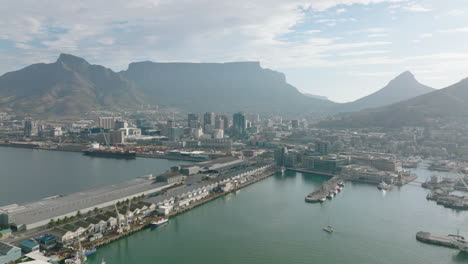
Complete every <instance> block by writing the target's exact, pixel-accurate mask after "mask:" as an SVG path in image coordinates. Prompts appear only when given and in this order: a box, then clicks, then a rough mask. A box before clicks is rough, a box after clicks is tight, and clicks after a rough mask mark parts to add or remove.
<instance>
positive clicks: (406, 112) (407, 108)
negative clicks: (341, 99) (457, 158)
mask: <svg viewBox="0 0 468 264" xmlns="http://www.w3.org/2000/svg"><path fill="white" fill-rule="evenodd" d="M467 101H468V79H464V80H462V81H460V82H458V83H456V84H454V85H451V86H449V87H447V88H444V89H440V90H436V91H434V92H431V93H428V94H424V95H420V96H417V97H415V98H412V99H409V100H407V101H403V102H400V103H396V104H393V105H389V106H385V107H380V108H375V109H369V110H364V111H361V112H356V113H350V114H346V115H343V116H342V117H341V119H339V120H334V121H331V122H323V123H322V125H323V126H340V127H371V126H381V127H401V126H425V125H431V124H435V123H444V122H447V121H453V120H465V119H466V118H467V117H468V105H467V104H466V102H467Z"/></svg>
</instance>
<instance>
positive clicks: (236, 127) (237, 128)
mask: <svg viewBox="0 0 468 264" xmlns="http://www.w3.org/2000/svg"><path fill="white" fill-rule="evenodd" d="M232 122H233V125H232V126H233V133H234V135H235V136H237V137H242V136H244V135H245V133H246V129H247V120H246V118H245V115H244V114H243V113H241V112H239V113H236V114H234V115H233V117H232Z"/></svg>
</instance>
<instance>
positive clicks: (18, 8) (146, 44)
mask: <svg viewBox="0 0 468 264" xmlns="http://www.w3.org/2000/svg"><path fill="white" fill-rule="evenodd" d="M61 52H64V53H71V54H74V55H77V56H82V57H84V58H85V59H87V60H88V61H89V62H91V63H95V64H102V65H104V66H107V67H110V68H112V69H113V70H116V71H118V70H123V69H126V68H127V65H128V63H129V62H133V61H141V60H152V61H160V62H166V61H192V62H226V61H239V60H255V61H260V62H261V64H262V66H263V67H267V68H272V69H275V70H279V71H281V72H284V73H285V74H286V77H287V80H288V82H289V83H291V84H293V85H295V86H296V87H297V88H298V89H299V90H301V91H304V92H310V93H314V94H319V95H324V96H327V97H329V98H330V99H332V100H335V101H339V102H345V101H352V100H355V99H357V98H359V97H362V96H364V95H367V94H369V93H371V92H374V91H376V90H378V89H379V88H381V87H383V86H384V85H385V84H386V83H387V82H388V81H389V80H390V79H392V78H393V77H395V76H396V75H398V74H399V73H401V72H403V71H405V70H410V71H412V72H413V73H414V74H415V75H416V78H417V79H418V80H420V81H421V82H422V83H424V84H427V85H430V86H432V87H434V88H442V87H445V86H448V85H450V84H452V83H454V82H457V81H459V80H460V79H463V78H465V77H468V1H467V0H445V1H441V0H424V1H422V0H419V1H417V0H416V1H411V0H309V1H302V0H259V1H247V0H236V1H232V0H229V1H227V0H226V1H223V0H195V1H190V0H179V1H177V0H131V1H129V0H84V1H66V0H47V1H45V0H44V1H37V0H31V1H27V0H23V1H21V0H3V1H2V4H1V5H0V74H3V73H5V72H8V71H12V70H16V69H19V68H21V67H24V66H26V65H29V64H32V63H37V62H52V61H55V60H56V59H57V57H58V55H59V53H61Z"/></svg>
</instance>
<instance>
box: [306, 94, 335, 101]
mask: <svg viewBox="0 0 468 264" xmlns="http://www.w3.org/2000/svg"><path fill="white" fill-rule="evenodd" d="M304 95H305V96H308V97H311V98H315V99H320V100H325V101H330V100H329V99H328V97H326V96H322V95H316V94H310V93H304Z"/></svg>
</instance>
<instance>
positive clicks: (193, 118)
mask: <svg viewBox="0 0 468 264" xmlns="http://www.w3.org/2000/svg"><path fill="white" fill-rule="evenodd" d="M187 124H188V127H189V128H199V127H200V120H199V119H198V115H197V114H194V113H190V114H188V115H187Z"/></svg>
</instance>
